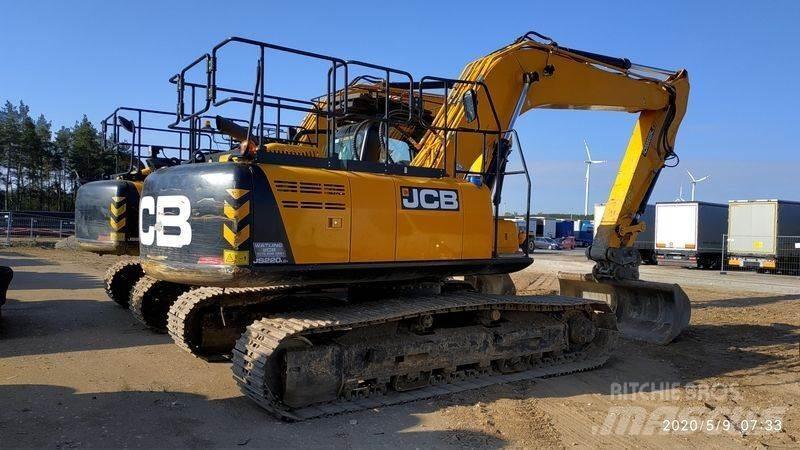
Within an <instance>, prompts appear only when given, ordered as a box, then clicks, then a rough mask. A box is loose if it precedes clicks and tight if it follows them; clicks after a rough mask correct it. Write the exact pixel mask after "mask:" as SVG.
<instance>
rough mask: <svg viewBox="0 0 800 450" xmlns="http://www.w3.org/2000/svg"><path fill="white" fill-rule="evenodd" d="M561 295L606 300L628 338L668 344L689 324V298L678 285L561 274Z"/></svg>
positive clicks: (559, 275) (559, 280) (559, 281)
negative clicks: (599, 279)
mask: <svg viewBox="0 0 800 450" xmlns="http://www.w3.org/2000/svg"><path fill="white" fill-rule="evenodd" d="M558 284H559V289H560V291H561V295H566V296H571V297H580V298H590V299H595V300H603V301H605V302H606V303H608V304H610V305H611V309H613V310H614V313H615V314H616V316H617V327H618V329H619V331H620V332H621V333H622V335H623V336H624V337H626V338H628V339H635V340H639V341H644V342H649V343H652V344H659V345H666V344H669V343H670V342H672V340H673V339H675V337H677V336H678V335H679V334H680V333H681V331H683V329H684V328H686V327H687V326H688V325H689V318H690V317H691V305H690V303H689V297H688V296H687V295H686V293H685V292H684V291H683V289H681V287H680V286H678V285H677V284H669V283H656V282H653V281H641V280H625V281H613V280H602V281H598V280H596V279H595V278H594V277H593V276H592V275H591V274H576V273H563V272H559V274H558Z"/></svg>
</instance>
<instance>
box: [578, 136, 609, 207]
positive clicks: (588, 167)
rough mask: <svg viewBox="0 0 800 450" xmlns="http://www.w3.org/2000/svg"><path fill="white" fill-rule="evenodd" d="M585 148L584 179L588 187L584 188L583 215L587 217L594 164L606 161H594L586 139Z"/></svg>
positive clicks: (584, 141)
mask: <svg viewBox="0 0 800 450" xmlns="http://www.w3.org/2000/svg"><path fill="white" fill-rule="evenodd" d="M583 148H584V149H586V160H585V161H583V162H584V163H585V164H586V176H585V178H584V181H585V183H586V186H585V188H584V197H583V215H584V216H587V215H589V179H590V177H591V173H592V164H602V163H604V162H606V161H605V160H593V159H592V152H591V151H590V150H589V144H587V143H586V139H584V140H583Z"/></svg>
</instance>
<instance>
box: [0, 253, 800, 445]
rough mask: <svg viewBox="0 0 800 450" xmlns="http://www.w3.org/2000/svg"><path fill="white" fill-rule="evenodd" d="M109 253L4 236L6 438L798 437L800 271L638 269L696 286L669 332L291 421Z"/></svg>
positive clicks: (27, 441)
mask: <svg viewBox="0 0 800 450" xmlns="http://www.w3.org/2000/svg"><path fill="white" fill-rule="evenodd" d="M112 262H113V258H112V257H99V256H96V255H92V254H88V253H81V252H77V251H72V250H48V249H39V248H11V249H5V250H2V251H0V265H10V266H12V267H13V268H14V270H15V272H16V275H15V278H14V281H13V283H12V285H11V290H10V291H9V302H8V303H7V304H6V305H5V307H4V308H3V319H2V323H0V447H3V448H11V447H51V448H52V447H58V448H64V447H67V448H71V447H167V446H170V447H171V446H177V447H238V446H253V447H268V446H269V447H279V448H283V447H303V448H330V447H335V448H442V447H445V448H446V447H458V448H484V447H501V446H507V447H534V446H536V447H608V448H612V447H613V448H618V447H633V446H637V447H654V448H656V447H658V448H661V447H671V448H672V447H700V446H707V447H723V446H724V447H764V446H768V447H773V446H776V447H797V446H800V442H798V440H800V413H798V405H800V344H799V342H800V279H798V278H789V277H781V276H770V275H754V274H740V273H731V274H728V275H719V274H717V273H713V272H711V273H709V272H699V271H693V270H687V269H681V268H670V267H648V268H644V269H643V271H642V272H643V276H642V278H644V279H652V280H656V281H671V282H676V283H680V284H682V285H683V286H684V287H685V289H686V291H687V293H688V294H689V296H690V298H691V300H692V304H693V311H692V321H691V326H690V327H689V328H688V329H687V330H686V331H685V333H684V334H683V335H682V336H681V337H679V338H678V340H677V341H676V342H674V343H672V344H671V345H669V346H666V347H656V346H651V345H647V344H640V343H635V342H628V341H623V342H622V343H621V344H620V347H619V350H618V351H617V352H616V354H615V356H614V357H613V358H612V359H611V360H610V361H609V363H608V364H607V365H606V366H604V367H603V368H600V369H597V370H594V371H589V372H584V373H577V374H572V375H567V376H563V377H558V378H550V379H544V380H536V381H529V382H520V383H515V384H506V385H498V386H494V387H491V388H486V389H481V390H476V391H470V392H465V393H460V394H454V395H451V396H447V397H443V398H439V399H436V400H429V401H419V402H414V403H410V404H405V405H398V406H392V407H386V408H381V409H375V410H368V411H362V412H358V413H352V414H346V415H340V416H334V417H327V418H321V419H315V420H311V421H307V422H302V423H284V422H280V421H278V420H275V419H273V418H272V417H271V416H269V415H267V414H265V413H264V412H263V411H262V410H260V409H259V408H257V407H256V406H254V405H253V404H252V403H251V402H250V401H248V400H247V399H245V398H244V397H242V395H241V394H240V393H239V391H238V389H237V388H236V385H235V383H234V381H233V379H232V378H231V376H230V366H229V364H227V363H207V362H204V361H201V360H198V359H195V358H193V357H192V356H190V355H188V354H186V353H184V352H182V351H181V350H179V349H178V348H177V347H176V346H175V345H173V344H172V343H171V341H170V339H169V337H168V336H165V335H159V334H154V333H152V332H150V331H148V330H147V329H145V328H144V327H143V326H142V325H140V324H139V323H138V322H136V320H135V319H134V318H133V317H132V316H131V315H130V314H129V313H128V312H127V311H125V310H123V309H122V308H120V307H118V306H117V305H116V304H114V303H113V302H111V301H110V300H108V299H107V297H106V295H105V293H104V291H103V288H102V274H103V272H104V270H105V269H106V268H107V267H108V266H109V265H110V264H111V263H112ZM589 267H590V266H589V265H588V263H586V262H585V261H584V258H582V257H581V256H580V254H577V253H575V254H559V255H546V254H543V255H537V261H536V263H535V264H534V265H533V266H532V267H531V268H529V269H526V270H525V271H523V272H521V273H519V274H516V275H515V276H514V279H515V282H516V284H517V287H518V289H519V290H520V291H521V292H523V293H530V294H537V293H548V292H552V291H555V290H557V283H556V282H555V273H556V272H557V271H559V270H586V269H588V268H589ZM673 419H674V420H675V422H673ZM665 421H667V422H666V423H667V429H668V431H665V430H664V423H665ZM673 427H675V428H677V430H674V429H673Z"/></svg>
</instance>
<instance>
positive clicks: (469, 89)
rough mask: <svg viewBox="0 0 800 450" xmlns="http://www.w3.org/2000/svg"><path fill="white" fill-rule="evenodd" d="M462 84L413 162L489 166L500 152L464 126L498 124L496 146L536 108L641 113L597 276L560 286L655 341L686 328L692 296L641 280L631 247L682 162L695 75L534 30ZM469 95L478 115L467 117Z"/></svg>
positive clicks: (601, 231) (612, 200)
mask: <svg viewBox="0 0 800 450" xmlns="http://www.w3.org/2000/svg"><path fill="white" fill-rule="evenodd" d="M534 36H535V37H538V38H543V39H544V40H546V41H547V42H539V41H537V40H534V39H533V37H534ZM460 80H463V81H459V82H458V83H456V84H455V85H454V86H453V90H452V91H451V93H450V95H449V96H448V100H447V104H448V108H442V109H441V110H439V113H438V114H437V115H436V117H435V119H434V122H433V124H432V126H431V127H430V131H429V132H428V133H427V135H426V136H425V137H424V138H423V139H422V141H421V149H420V151H419V152H418V153H417V155H416V157H415V159H414V161H412V163H411V165H418V166H425V167H436V168H442V169H445V170H446V171H447V173H448V174H449V175H450V176H457V175H458V173H459V171H460V170H461V171H463V170H464V168H469V169H470V170H474V171H478V170H479V169H481V168H484V169H485V168H486V167H489V164H491V161H488V160H487V161H484V160H483V159H484V157H486V158H487V159H489V158H491V155H492V154H493V153H492V152H488V153H487V152H486V151H485V148H486V146H485V145H483V146H482V145H481V144H482V143H481V142H480V140H481V139H482V135H481V134H480V133H459V132H458V130H467V129H471V128H472V129H494V130H496V133H495V134H493V135H492V136H493V137H494V139H495V142H491V139H490V142H489V145H490V148H492V147H491V146H492V145H495V146H496V145H497V142H496V141H498V140H500V139H503V138H507V137H508V133H509V131H510V130H511V129H512V128H513V126H514V122H515V120H516V119H517V118H518V117H519V116H520V115H521V114H524V113H525V112H527V111H529V110H531V109H534V108H550V109H584V110H613V111H624V112H629V113H637V114H638V115H639V116H638V120H637V122H636V125H635V126H634V129H633V133H632V135H631V137H630V139H629V141H628V146H627V149H626V151H625V154H624V156H623V158H622V163H621V164H620V167H619V172H618V173H617V176H616V179H615V181H614V184H613V186H612V188H611V192H610V195H609V198H608V200H607V203H606V210H605V213H604V215H603V218H602V220H601V221H600V223H599V224H597V227H598V229H597V235H596V237H595V240H594V243H593V244H592V246H591V247H590V248H589V250H588V251H587V256H588V257H589V258H590V259H591V260H593V261H595V266H594V269H593V271H592V274H591V275H580V276H576V275H573V274H560V275H561V276H560V284H561V291H562V294H567V295H573V296H582V297H593V298H597V297H598V296H602V297H603V298H605V299H607V300H608V301H609V302H610V303H611V304H612V306H614V307H615V309H616V312H617V316H618V321H619V326H620V329H621V331H622V332H623V334H626V335H628V336H630V337H633V338H636V339H641V340H645V341H650V342H657V343H667V342H669V341H671V340H672V339H673V338H674V337H675V336H677V334H678V333H680V331H681V330H682V329H683V328H684V327H685V326H686V325H688V321H689V301H688V297H687V296H686V295H685V293H683V291H682V290H681V289H680V287H678V286H677V285H669V284H661V283H651V282H643V281H638V278H639V270H638V268H639V264H640V262H641V261H640V257H639V253H638V251H637V250H636V249H634V248H633V244H634V243H635V241H636V237H637V235H638V234H639V233H640V232H641V231H643V230H644V227H645V226H647V224H645V223H643V222H641V221H640V216H641V214H643V213H644V208H645V205H646V204H647V201H648V199H649V197H650V194H651V192H652V190H653V187H654V186H655V183H656V181H657V179H658V176H659V174H660V172H661V170H662V169H663V168H664V167H666V166H668V165H669V161H670V160H673V159H674V158H676V155H675V152H674V150H673V149H674V145H675V137H676V135H677V131H678V127H679V125H680V122H681V120H682V118H683V116H684V113H685V112H686V105H687V102H688V94H689V80H688V74H687V72H686V71H685V70H679V71H666V70H663V69H656V68H652V67H647V66H640V65H635V64H633V63H631V62H630V61H629V60H627V59H621V58H613V57H608V56H603V55H598V54H594V53H589V52H585V51H580V50H573V49H569V48H564V47H560V46H558V45H557V44H556V43H555V42H553V41H552V40H551V39H549V38H547V37H545V36H542V35H539V34H537V33H528V34H527V35H525V36H523V37H522V38H520V39H518V40H517V41H515V42H514V43H513V44H511V45H509V46H506V47H504V48H502V49H500V50H497V51H495V52H493V53H491V54H489V55H487V56H485V57H483V58H480V59H478V60H476V61H474V62H472V63H470V64H469V65H468V66H467V67H466V68H465V69H464V71H463V73H462V75H461V77H460ZM473 98H476V99H477V102H475V101H474V100H473ZM465 99H469V102H470V103H471V107H472V109H475V110H476V114H468V111H467V109H468V108H469V107H470V105H469V104H468V102H467V100H465ZM470 116H472V117H470ZM470 119H471V120H470ZM481 121H482V123H481ZM476 122H477V123H476ZM456 149H458V150H456Z"/></svg>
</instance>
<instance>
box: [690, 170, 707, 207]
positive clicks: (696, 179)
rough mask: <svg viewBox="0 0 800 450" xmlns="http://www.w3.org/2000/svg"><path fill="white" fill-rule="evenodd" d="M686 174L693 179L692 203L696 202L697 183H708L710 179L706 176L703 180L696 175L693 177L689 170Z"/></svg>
mask: <svg viewBox="0 0 800 450" xmlns="http://www.w3.org/2000/svg"><path fill="white" fill-rule="evenodd" d="M686 173H688V174H689V178H691V179H692V201H694V190H695V188H697V183H699V182H701V181H706V180H707V179H708V175H706V176H704V177H702V178H695V177H694V175H692V172H689V171H688V170H687V171H686Z"/></svg>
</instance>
